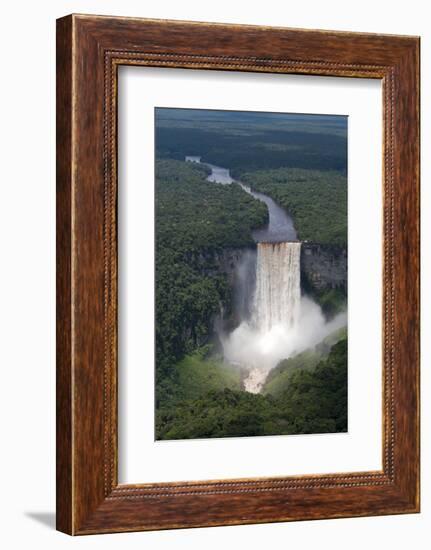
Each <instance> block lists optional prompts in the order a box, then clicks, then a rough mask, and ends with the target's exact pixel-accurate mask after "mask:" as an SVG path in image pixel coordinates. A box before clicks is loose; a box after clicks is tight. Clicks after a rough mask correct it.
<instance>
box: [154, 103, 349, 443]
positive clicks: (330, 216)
mask: <svg viewBox="0 0 431 550" xmlns="http://www.w3.org/2000/svg"><path fill="white" fill-rule="evenodd" d="M185 111H188V112H185ZM341 118H342V117H339V118H337V117H320V119H319V117H316V118H315V119H313V120H311V118H310V117H301V116H297V117H285V118H283V117H280V116H279V115H277V114H273V115H268V116H266V117H259V116H256V117H253V116H252V115H246V114H242V113H236V112H233V113H230V114H228V115H226V114H225V113H224V112H220V111H214V112H209V111H203V112H199V111H195V110H183V109H157V110H156V170H155V191H156V193H155V215H156V242H155V252H156V273H155V275H156V365H155V366H156V392H155V395H156V426H155V437H156V439H189V438H205V437H234V436H240V435H242V436H254V435H273V434H279V435H282V434H301V433H304V434H305V433H325V432H342V431H346V430H347V333H346V332H345V331H344V332H342V333H337V334H334V335H332V339H329V340H327V341H323V342H321V343H320V344H319V345H318V346H316V347H315V348H313V349H310V350H306V351H305V352H303V353H300V354H297V355H296V356H294V357H290V358H289V359H287V360H285V361H281V362H280V363H279V364H278V365H277V366H276V368H274V369H273V370H272V371H271V372H270V374H269V376H268V378H267V380H266V383H265V385H264V387H263V388H262V391H261V392H260V393H259V394H251V393H248V392H246V391H244V390H243V384H242V380H243V376H244V372H243V371H242V370H241V369H240V368H239V367H238V366H233V365H229V364H227V363H226V362H225V361H224V359H223V356H222V352H221V349H220V342H219V341H218V337H217V334H216V332H215V330H214V322H215V319H217V318H218V317H220V315H221V314H223V315H224V316H225V317H229V316H230V315H231V314H232V311H233V308H234V307H235V303H234V295H233V288H232V287H231V285H230V284H229V280H228V278H227V276H226V274H225V273H223V271H222V270H220V269H218V266H217V261H216V257H217V254H218V253H220V251H223V250H226V249H245V248H247V249H250V250H253V249H255V246H256V245H255V242H254V240H253V236H252V232H253V230H254V229H257V228H261V227H264V226H265V225H266V224H267V223H268V211H267V208H266V206H265V205H264V204H263V203H262V202H260V201H258V200H256V199H254V198H253V197H252V196H250V195H249V194H247V193H246V192H245V191H244V190H243V189H242V188H241V187H240V185H238V184H236V183H233V184H231V185H221V184H210V183H209V182H208V181H207V179H206V178H207V176H208V175H209V173H210V170H209V168H208V167H207V166H205V164H196V163H191V162H185V161H184V159H185V156H187V155H197V156H201V157H202V162H203V163H204V162H208V163H213V164H216V165H219V166H224V167H228V168H229V169H230V170H231V174H232V175H233V176H234V177H236V178H237V179H239V180H240V181H241V182H244V183H246V184H247V185H249V186H250V187H251V188H252V189H254V190H256V191H260V192H264V193H265V194H267V195H269V196H271V197H272V198H273V199H274V200H275V201H276V202H277V203H278V204H280V205H281V206H282V207H284V208H285V209H286V210H287V211H288V212H289V214H290V215H291V216H292V218H293V220H294V223H295V227H296V229H297V232H298V236H299V238H300V239H301V240H303V241H305V240H309V241H313V242H321V243H325V244H330V245H337V246H344V247H346V246H347V185H346V182H347V180H346V174H347V139H346V126H345V121H344V122H343V121H342V120H341ZM331 292H332V291H331ZM331 292H329V293H326V294H324V295H322V297H321V298H322V301H323V300H328V301H329V302H328V303H329V307H328V311H329V310H331V308H332V309H333V310H334V311H335V309H336V310H338V309H340V308H342V307H343V301H345V296H340V295H339V293H338V292H337V291H333V292H335V294H334V296H332V294H331ZM333 292H332V293H333ZM340 300H341V301H340ZM335 302H337V304H336V308H335V309H334V303H335Z"/></svg>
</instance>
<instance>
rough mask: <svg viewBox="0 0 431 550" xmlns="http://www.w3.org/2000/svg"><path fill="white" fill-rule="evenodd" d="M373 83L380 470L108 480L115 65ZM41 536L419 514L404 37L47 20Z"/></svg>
mask: <svg viewBox="0 0 431 550" xmlns="http://www.w3.org/2000/svg"><path fill="white" fill-rule="evenodd" d="M124 64H127V65H142V66H155V67H161V66H163V67H182V68H190V69H196V70H199V69H218V70H226V71H251V72H264V73H274V72H276V73H290V74H292V73H295V74H314V75H326V76H328V75H329V76H334V77H337V76H350V77H355V78H364V77H365V78H377V79H381V80H382V82H383V102H384V109H383V111H384V121H383V123H384V163H383V165H384V174H383V181H384V184H383V192H384V266H383V273H384V275H383V288H384V292H383V295H384V298H383V301H384V303H383V358H384V359H383V363H384V364H383V373H384V382H383V404H384V411H383V418H384V426H383V434H384V437H383V442H382V452H383V470H382V471H372V472H349V473H345V474H334V475H331V474H328V475H309V476H291V477H286V478H284V479H280V478H277V479H271V478H259V479H237V480H214V481H208V482H186V483H159V484H143V485H133V486H132V485H119V484H118V480H117V386H116V383H117V363H116V361H117V356H116V342H117V325H116V314H117V289H116V275H117V265H116V262H117V255H116V197H117V182H116V147H117V143H116V127H117V126H116V101H117V97H116V90H117V68H118V66H119V65H124ZM57 216H58V217H57V307H58V309H57V528H58V529H59V530H60V531H64V532H66V533H69V534H88V533H102V532H115V531H137V530H148V529H166V528H174V527H196V526H210V525H227V524H241V523H260V522H273V521H289V520H298V519H302V520H303V519H317V518H337V517H345V516H366V515H378V514H398V513H412V512H418V511H419V432H418V430H419V38H417V37H406V36H389V35H386V36H384V35H376V34H356V33H343V32H331V31H307V30H297V29H286V28H270V27H255V26H238V25H223V24H207V23H191V22H180V21H157V20H146V19H129V18H116V17H97V16H87V15H70V16H68V17H64V18H62V19H59V20H58V21H57Z"/></svg>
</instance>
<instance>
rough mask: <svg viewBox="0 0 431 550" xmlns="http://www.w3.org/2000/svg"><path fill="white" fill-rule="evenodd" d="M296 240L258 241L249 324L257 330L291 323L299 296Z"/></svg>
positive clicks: (297, 243)
mask: <svg viewBox="0 0 431 550" xmlns="http://www.w3.org/2000/svg"><path fill="white" fill-rule="evenodd" d="M300 255H301V243H300V242H281V243H258V245H257V264H256V290H255V294H254V300H253V309H252V324H253V325H254V326H255V327H256V328H257V329H258V330H260V331H261V332H267V331H269V330H271V329H272V328H273V327H275V326H284V327H286V328H291V327H294V326H295V325H296V324H297V321H298V317H299V308H300V299H301V269H300Z"/></svg>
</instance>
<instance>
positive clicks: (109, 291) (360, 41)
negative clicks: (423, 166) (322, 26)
mask: <svg viewBox="0 0 431 550" xmlns="http://www.w3.org/2000/svg"><path fill="white" fill-rule="evenodd" d="M418 511H419V38H417V37H410V36H392V35H391V36H389V35H377V34H357V33H343V32H332V31H315V30H313V31H311V30H297V29H288V28H269V27H256V26H239V25H224V24H210V23H192V22H181V21H158V20H150V19H148V20H147V19H129V18H117V17H99V16H90V15H70V16H67V17H64V18H62V19H59V20H58V21H57V528H58V529H59V530H60V531H63V532H65V533H68V534H72V535H80V534H92V533H105V532H119V531H140V530H150V529H169V528H179V527H202V526H215V525H232V524H244V523H263V522H275V521H291V520H306V519H319V518H339V517H348V516H370V515H384V514H400V513H414V512H418Z"/></svg>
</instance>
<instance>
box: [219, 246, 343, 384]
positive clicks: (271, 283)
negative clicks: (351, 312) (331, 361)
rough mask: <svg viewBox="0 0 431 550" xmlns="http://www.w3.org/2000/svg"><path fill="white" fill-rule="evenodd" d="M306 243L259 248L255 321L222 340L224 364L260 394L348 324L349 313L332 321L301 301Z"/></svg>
mask: <svg viewBox="0 0 431 550" xmlns="http://www.w3.org/2000/svg"><path fill="white" fill-rule="evenodd" d="M300 258H301V243H300V242H279V243H266V242H262V243H258V244H257V259H256V284H255V289H254V294H253V300H252V307H251V315H250V316H249V318H248V319H245V320H243V321H242V322H241V323H240V325H239V326H238V327H237V328H236V329H235V330H233V331H232V332H231V333H230V334H228V335H221V342H222V346H223V353H224V358H225V360H226V361H227V362H229V363H231V364H233V365H236V366H238V367H240V368H241V369H243V370H244V371H246V375H245V377H244V381H243V383H244V389H245V390H246V391H248V392H250V393H259V392H260V390H261V389H262V386H263V384H264V383H265V380H266V378H267V376H268V374H269V372H270V370H271V369H273V368H274V367H275V366H277V364H278V363H279V362H280V361H282V360H283V359H289V358H290V357H293V356H295V355H297V354H298V353H301V352H302V351H304V350H306V349H309V348H313V347H314V346H316V345H317V344H318V343H319V342H321V341H322V340H323V339H324V338H326V337H327V336H328V335H329V334H331V333H332V332H334V331H336V330H338V329H340V328H341V327H343V326H346V324H347V314H346V312H343V313H340V314H338V315H337V316H336V317H335V318H334V319H332V320H331V321H329V322H328V321H327V320H326V319H325V317H324V315H323V313H322V310H321V309H320V306H319V305H318V304H316V303H315V302H314V301H313V300H312V299H311V298H309V297H307V296H305V295H303V296H301V264H300Z"/></svg>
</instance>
